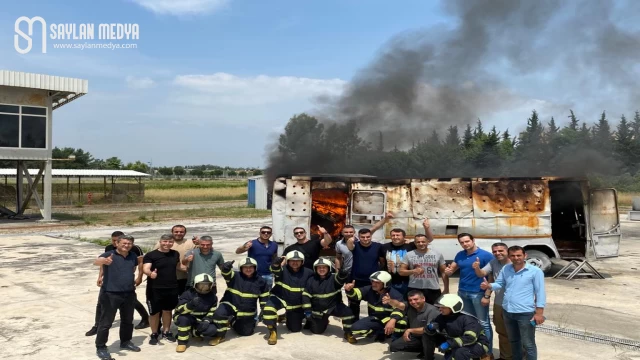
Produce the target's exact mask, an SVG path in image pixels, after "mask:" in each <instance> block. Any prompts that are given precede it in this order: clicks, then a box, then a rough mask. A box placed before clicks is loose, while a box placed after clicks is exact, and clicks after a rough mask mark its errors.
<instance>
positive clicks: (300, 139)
mask: <svg viewBox="0 0 640 360" xmlns="http://www.w3.org/2000/svg"><path fill="white" fill-rule="evenodd" d="M331 140H333V139H331ZM325 145H326V143H325V141H324V125H323V124H321V123H320V122H319V121H318V120H317V119H316V118H314V117H313V116H309V115H307V114H304V113H303V114H299V115H295V116H293V117H292V118H291V119H289V122H288V123H287V125H286V126H285V128H284V133H283V134H281V135H280V137H279V139H278V151H277V154H274V155H273V157H272V159H270V160H271V162H272V163H278V164H279V168H280V169H286V171H288V172H293V173H295V172H308V171H310V170H311V171H323V170H324V169H325V168H326V167H327V165H329V164H327V156H326V154H325V153H323V152H322V151H319V149H322V148H323V147H324V146H325ZM341 145H343V144H341ZM333 147H337V146H336V145H333ZM336 151H339V150H338V149H336ZM274 175H276V174H274Z"/></svg>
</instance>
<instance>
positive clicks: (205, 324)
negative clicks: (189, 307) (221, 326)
mask: <svg viewBox="0 0 640 360" xmlns="http://www.w3.org/2000/svg"><path fill="white" fill-rule="evenodd" d="M210 325H211V323H210V322H209V320H207V319H204V320H202V321H200V322H199V323H198V328H197V329H196V330H197V331H198V332H199V333H201V334H202V333H204V332H205V331H207V329H208V328H209V326H210Z"/></svg>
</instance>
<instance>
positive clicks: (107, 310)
mask: <svg viewBox="0 0 640 360" xmlns="http://www.w3.org/2000/svg"><path fill="white" fill-rule="evenodd" d="M133 240H134V239H133V237H132V236H129V235H122V236H120V238H119V239H118V243H117V246H116V249H115V250H111V251H108V252H105V253H104V254H102V255H100V256H99V257H98V258H97V259H96V260H95V261H94V262H93V264H94V265H96V266H104V267H103V279H102V287H103V288H104V292H103V293H102V294H101V295H100V300H99V301H100V305H101V306H102V314H101V315H100V323H99V324H98V333H97V336H96V354H97V355H98V357H99V358H100V359H105V360H109V359H111V354H110V353H109V350H108V349H107V340H109V329H110V328H111V325H112V324H113V320H114V319H115V317H116V311H118V310H119V311H120V349H123V350H131V351H136V352H138V351H140V348H139V347H137V346H135V345H134V344H133V342H131V339H132V337H133V309H134V306H135V305H134V304H135V301H136V294H135V290H136V285H135V278H134V272H135V270H136V268H137V267H138V257H137V256H136V254H134V253H133V252H131V251H130V250H131V247H132V246H133Z"/></svg>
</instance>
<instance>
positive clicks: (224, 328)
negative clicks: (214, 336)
mask: <svg viewBox="0 0 640 360" xmlns="http://www.w3.org/2000/svg"><path fill="white" fill-rule="evenodd" d="M225 331H229V328H228V327H222V328H218V331H217V332H225Z"/></svg>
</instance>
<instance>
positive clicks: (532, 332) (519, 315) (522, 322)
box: [481, 246, 547, 360]
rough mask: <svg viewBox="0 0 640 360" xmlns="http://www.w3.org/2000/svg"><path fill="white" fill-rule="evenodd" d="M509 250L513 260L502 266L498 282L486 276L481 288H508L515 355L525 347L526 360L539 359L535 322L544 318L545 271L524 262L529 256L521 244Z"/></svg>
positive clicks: (505, 304) (509, 326) (507, 304)
mask: <svg viewBox="0 0 640 360" xmlns="http://www.w3.org/2000/svg"><path fill="white" fill-rule="evenodd" d="M508 253H509V259H510V260H511V264H507V265H505V266H504V267H503V268H502V270H501V271H500V274H498V278H497V279H496V282H495V283H492V284H489V282H488V281H487V280H484V281H483V282H482V284H481V288H482V289H485V290H486V289H489V288H490V289H491V290H493V291H496V290H500V289H504V290H505V292H504V299H503V300H502V308H503V310H504V312H503V315H504V324H505V326H506V328H507V336H508V337H509V342H510V343H511V352H512V355H513V359H522V348H523V347H524V349H525V351H526V352H527V360H537V359H538V349H537V347H536V327H535V326H536V325H540V324H542V323H543V322H544V319H545V318H544V306H545V304H546V300H547V296H546V293H545V290H544V273H543V272H542V270H540V268H538V267H535V266H533V265H530V264H527V263H526V262H525V259H526V258H527V256H526V254H525V252H524V249H523V248H522V247H520V246H512V247H510V248H509V250H508ZM534 323H535V325H533V324H534Z"/></svg>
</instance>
